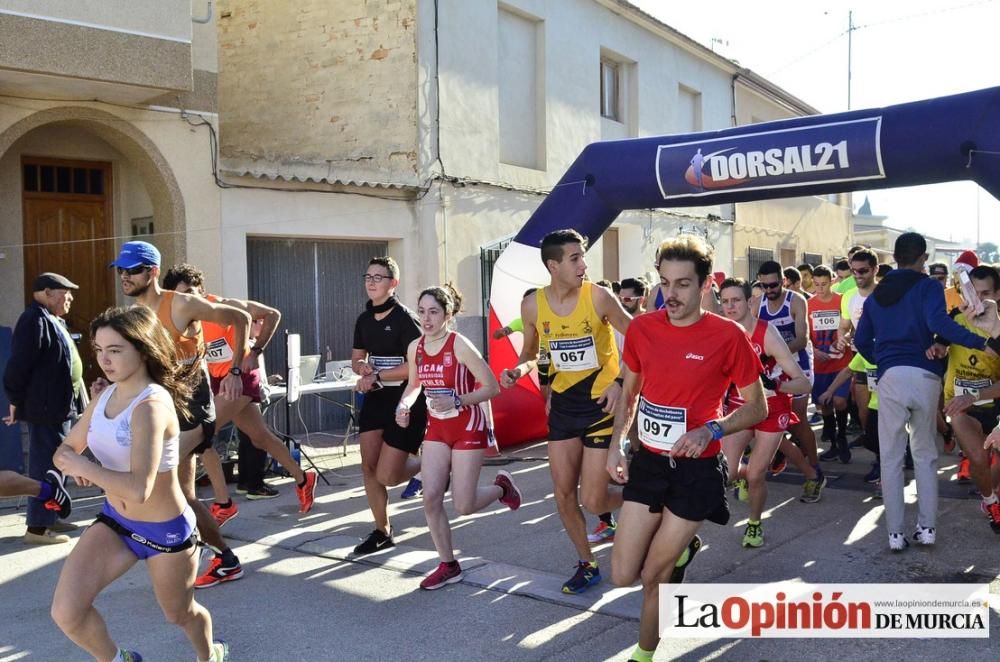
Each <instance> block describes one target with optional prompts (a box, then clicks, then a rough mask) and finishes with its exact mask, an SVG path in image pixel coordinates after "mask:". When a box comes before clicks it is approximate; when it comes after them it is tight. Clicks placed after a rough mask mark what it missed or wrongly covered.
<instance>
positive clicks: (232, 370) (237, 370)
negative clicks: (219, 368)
mask: <svg viewBox="0 0 1000 662" xmlns="http://www.w3.org/2000/svg"><path fill="white" fill-rule="evenodd" d="M229 374H230V375H236V376H237V377H239V376H240V375H242V374H243V370H241V369H240V367H239V366H235V365H234V366H233V367H232V368H230V369H229Z"/></svg>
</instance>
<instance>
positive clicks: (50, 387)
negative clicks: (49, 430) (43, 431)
mask: <svg viewBox="0 0 1000 662" xmlns="http://www.w3.org/2000/svg"><path fill="white" fill-rule="evenodd" d="M57 324H63V321H62V320H61V319H59V318H58V317H56V316H55V315H53V314H52V313H50V312H49V311H48V310H47V309H46V308H45V306H43V305H41V304H39V303H38V302H37V301H36V302H32V304H31V305H30V306H29V307H28V309H27V310H25V311H24V312H23V313H21V316H20V317H19V318H18V320H17V326H15V327H14V337H13V339H12V340H11V347H10V360H9V361H7V369H6V370H5V371H4V373H3V388H4V391H6V393H7V399H8V400H10V403H11V404H12V405H14V406H15V407H17V412H16V414H15V415H16V417H17V420H19V421H27V422H28V423H36V424H39V425H59V424H61V423H63V422H64V421H66V420H68V419H69V418H70V417H71V414H72V413H73V412H74V411H75V408H74V402H73V376H72V369H73V364H72V362H73V356H72V354H71V353H70V351H71V350H70V347H69V340H68V339H67V337H66V334H65V333H63V332H62V331H60V330H59V329H58V327H57V326H56V325H57ZM4 414H6V412H4Z"/></svg>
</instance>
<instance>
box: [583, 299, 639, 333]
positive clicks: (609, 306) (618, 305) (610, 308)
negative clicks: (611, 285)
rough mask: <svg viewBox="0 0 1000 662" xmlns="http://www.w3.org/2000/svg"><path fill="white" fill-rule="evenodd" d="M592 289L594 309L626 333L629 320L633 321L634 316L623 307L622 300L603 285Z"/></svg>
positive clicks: (619, 331)
mask: <svg viewBox="0 0 1000 662" xmlns="http://www.w3.org/2000/svg"><path fill="white" fill-rule="evenodd" d="M591 291H592V292H593V295H592V296H593V299H594V310H595V311H597V314H598V315H599V316H600V317H601V318H602V319H606V320H608V322H609V323H610V324H611V326H613V327H614V328H615V330H616V331H617V332H618V333H620V334H622V335H625V332H626V331H628V325H629V322H631V321H632V316H631V315H629V314H628V313H627V312H625V309H624V308H622V302H621V301H619V300H618V297H616V296H615V295H614V294H613V293H611V292H608V291H607V290H606V289H604V288H603V287H595V288H593V289H592V290H591Z"/></svg>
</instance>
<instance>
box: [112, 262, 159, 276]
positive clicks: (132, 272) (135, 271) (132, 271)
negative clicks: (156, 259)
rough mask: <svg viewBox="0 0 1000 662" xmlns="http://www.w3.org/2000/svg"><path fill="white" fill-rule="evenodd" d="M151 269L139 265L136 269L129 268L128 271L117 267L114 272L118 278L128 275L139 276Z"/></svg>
mask: <svg viewBox="0 0 1000 662" xmlns="http://www.w3.org/2000/svg"><path fill="white" fill-rule="evenodd" d="M151 268H152V267H147V266H146V265H144V264H140V265H139V266H138V267H129V268H128V269H126V268H124V267H117V268H116V271H118V275H119V276H121V275H122V274H128V275H129V276H138V275H139V274H142V273H146V272H147V271H149V270H150V269H151Z"/></svg>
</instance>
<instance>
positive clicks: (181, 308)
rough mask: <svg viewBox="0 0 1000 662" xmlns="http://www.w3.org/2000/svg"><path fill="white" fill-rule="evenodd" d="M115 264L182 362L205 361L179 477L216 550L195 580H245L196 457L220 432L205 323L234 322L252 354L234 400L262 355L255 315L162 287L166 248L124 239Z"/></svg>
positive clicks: (236, 343)
mask: <svg viewBox="0 0 1000 662" xmlns="http://www.w3.org/2000/svg"><path fill="white" fill-rule="evenodd" d="M109 266H111V267H115V269H116V271H117V272H118V278H119V280H120V282H121V287H122V293H123V294H124V295H125V296H127V297H132V298H134V299H135V302H136V303H137V304H139V305H142V306H146V307H147V308H150V309H151V310H153V311H154V312H155V313H156V316H157V317H158V318H159V320H160V322H161V323H162V324H163V327H164V328H165V329H166V330H167V333H169V334H170V337H171V339H173V341H174V344H175V345H176V347H177V360H178V361H180V362H181V363H192V362H197V363H198V364H199V367H198V370H197V374H198V385H197V386H196V387H195V391H194V395H192V397H191V401H190V402H189V403H188V410H189V411H190V416H186V417H183V418H181V420H180V429H181V435H180V437H181V439H180V456H181V461H180V464H178V465H177V477H178V479H179V480H180V483H181V490H182V491H183V492H184V498H185V499H186V500H187V502H188V504H189V505H190V506H191V508H192V509H193V510H194V513H195V516H196V517H197V520H198V533H199V534H200V535H201V538H202V540H204V541H205V543H206V544H207V545H208V546H210V547H212V548H213V549H214V550H215V552H216V553H215V558H214V559H212V562H211V563H210V564H209V566H208V569H207V570H206V571H205V573H204V574H203V575H202V576H200V577H198V579H197V580H196V581H195V586H196V587H197V588H207V587H209V586H215V585H216V584H219V583H222V582H229V581H234V580H236V579H239V578H241V577H242V576H243V568H242V566H240V561H239V559H238V558H236V555H235V554H233V550H232V549H230V548H229V546H228V545H227V544H226V541H225V540H224V539H223V537H222V533H221V532H220V531H219V525H218V523H217V522H216V521H215V518H214V517H212V514H211V512H209V510H208V508H206V507H205V504H203V503H202V502H201V501H200V500H199V499H198V495H197V493H196V491H195V485H194V475H195V456H196V455H199V454H201V453H204V452H205V451H206V450H207V449H208V448H210V447H211V445H212V437H214V436H215V403H214V401H213V400H212V388H211V382H210V380H209V375H208V368H207V366H206V363H205V338H204V335H203V333H202V329H201V323H202V322H203V321H204V322H214V323H216V324H219V325H221V326H232V327H233V347H234V349H235V351H237V353H238V355H239V356H244V357H246V358H245V359H244V361H243V362H242V363H241V364H240V365H235V364H234V365H233V366H232V368H230V371H229V374H228V375H226V377H225V378H224V379H223V380H222V382H221V384H220V387H219V395H220V396H221V397H223V398H226V399H228V400H236V399H238V398H239V397H240V395H241V394H242V392H243V379H242V374H243V371H244V370H246V371H250V370H252V369H253V368H254V367H255V365H256V361H257V355H256V354H254V353H252V352H250V351H249V350H250V348H249V345H248V342H247V341H248V339H249V337H250V325H251V322H252V321H251V319H250V315H248V314H247V313H246V312H244V311H242V310H239V309H237V308H233V307H231V306H226V305H223V304H221V303H213V302H211V301H208V300H207V299H203V298H201V297H198V296H194V295H191V294H184V293H181V292H174V291H173V290H163V289H161V288H160V283H159V278H160V251H159V250H158V249H157V248H156V246H153V245H152V244H150V243H148V242H145V241H129V242H126V243H124V244H122V248H121V252H119V254H118V258H117V259H115V261H114V262H112V263H111V264H110V265H109ZM101 381H103V380H101Z"/></svg>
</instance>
